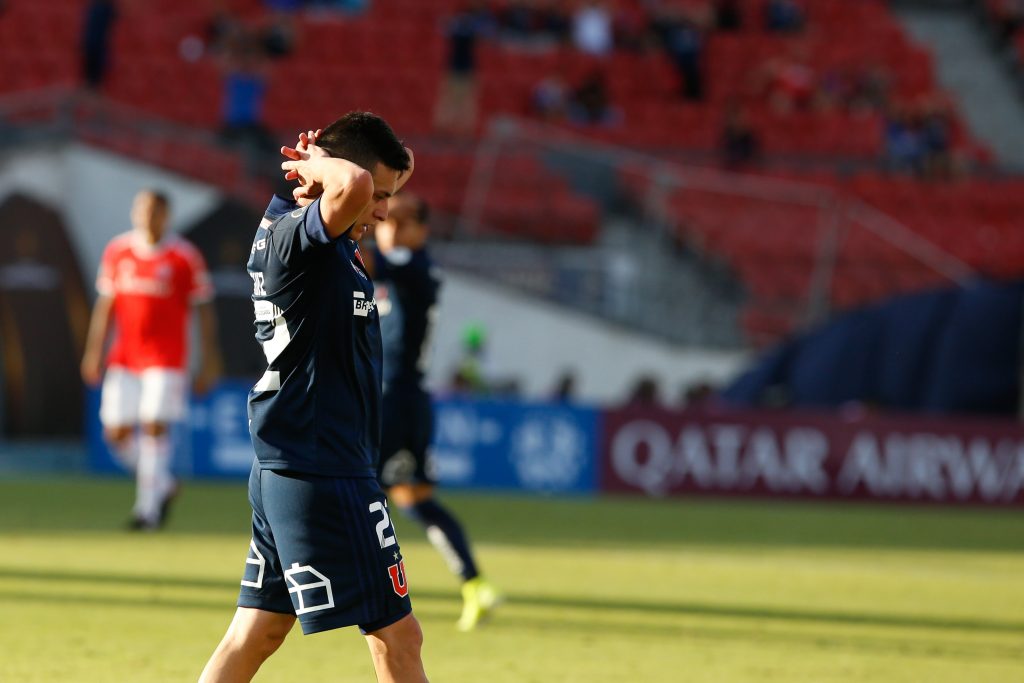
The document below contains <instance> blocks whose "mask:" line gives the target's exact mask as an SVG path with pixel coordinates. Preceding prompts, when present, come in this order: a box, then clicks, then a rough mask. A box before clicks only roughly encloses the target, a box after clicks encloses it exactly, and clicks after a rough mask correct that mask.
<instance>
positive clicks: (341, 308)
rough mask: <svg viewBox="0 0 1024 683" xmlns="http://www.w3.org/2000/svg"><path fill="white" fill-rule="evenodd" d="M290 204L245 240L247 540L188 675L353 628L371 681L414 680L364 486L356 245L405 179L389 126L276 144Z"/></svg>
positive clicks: (395, 565) (366, 373) (232, 674)
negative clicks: (211, 634) (214, 635)
mask: <svg viewBox="0 0 1024 683" xmlns="http://www.w3.org/2000/svg"><path fill="white" fill-rule="evenodd" d="M281 151H282V154H284V155H285V157H287V160H286V161H285V162H284V163H283V164H282V165H281V167H282V169H284V170H285V171H286V172H287V173H286V176H285V177H286V178H287V179H294V180H298V182H299V187H297V188H296V189H295V191H294V193H293V194H294V199H295V201H291V200H286V199H283V198H281V197H275V198H274V199H273V200H272V201H271V203H270V206H269V207H268V208H267V211H266V214H265V216H264V218H263V221H262V223H261V224H260V226H259V229H258V230H257V231H256V236H255V238H254V239H253V244H252V250H251V252H250V256H249V262H248V264H247V269H248V271H249V275H250V276H251V277H252V281H253V296H252V300H253V305H254V309H255V318H256V339H257V341H259V343H260V344H261V346H262V348H263V351H264V354H265V355H266V357H267V363H268V367H267V370H266V372H265V373H264V374H263V376H262V377H261V378H260V380H259V381H258V382H257V383H256V385H255V386H254V387H253V389H252V391H251V392H250V393H249V422H250V427H249V430H250V434H251V436H252V442H253V447H254V449H255V451H256V462H255V463H254V465H253V470H252V474H251V476H250V478H249V502H250V503H251V505H252V509H253V514H252V541H251V543H250V546H249V554H248V557H247V558H246V560H245V569H244V573H243V577H242V581H241V583H242V588H241V591H240V594H239V598H238V609H237V611H236V612H235V617H234V619H233V620H232V622H231V625H230V626H229V627H228V631H227V633H226V634H225V636H224V638H223V640H222V641H221V643H220V645H218V647H217V649H216V651H215V652H214V653H213V656H212V657H211V658H210V661H209V662H208V663H207V665H206V668H205V669H204V670H203V673H202V676H201V678H200V681H202V682H212V681H218V682H220V681H249V680H251V679H252V677H253V676H254V675H255V674H256V671H257V670H258V669H259V667H260V665H261V664H262V663H263V662H264V661H265V660H266V659H267V657H269V656H270V655H271V654H273V653H274V651H276V650H277V648H278V647H279V646H280V645H281V643H282V642H284V638H285V636H286V635H287V634H288V632H289V630H290V629H291V627H292V625H293V624H294V623H295V620H296V618H298V620H299V622H300V623H301V625H302V631H303V633H306V634H310V633H317V632H320V631H326V630H330V629H336V628H341V627H344V626H350V625H358V626H359V628H360V630H361V631H362V632H363V634H364V635H365V636H366V640H367V644H368V645H369V647H370V653H371V656H372V659H373V664H374V668H375V669H376V672H377V680H378V681H382V682H384V681H386V682H395V683H421V682H423V681H426V680H427V678H426V674H425V673H424V670H423V664H422V661H421V658H420V648H421V645H422V640H423V636H422V631H421V630H420V626H419V623H418V622H417V621H416V619H415V617H414V616H413V615H412V606H411V604H410V601H409V588H408V583H407V581H406V577H405V564H404V562H403V560H402V554H401V550H400V549H399V546H398V542H397V540H396V538H395V531H394V527H393V526H392V524H391V519H390V516H389V512H388V507H387V499H386V497H385V495H384V492H383V491H382V490H381V488H380V485H379V483H378V481H377V465H378V459H379V451H380V430H381V381H382V376H381V367H382V350H381V338H380V325H379V321H378V315H377V307H376V303H375V301H374V288H373V284H372V283H371V281H370V278H369V276H368V274H367V272H366V270H365V267H364V265H363V261H362V257H361V255H360V252H359V249H358V246H357V244H356V242H357V241H358V240H359V238H360V237H362V235H363V233H364V232H365V231H366V229H367V228H368V227H369V226H371V225H373V224H376V223H379V222H381V221H383V220H385V219H386V218H387V210H388V205H387V200H388V198H389V197H390V196H391V195H393V194H394V193H395V192H397V191H398V189H399V188H400V187H401V186H402V185H403V184H404V182H405V181H407V180H408V178H409V175H410V174H411V173H412V167H413V161H412V157H411V153H410V152H409V150H407V149H406V148H405V147H403V146H402V143H401V142H399V140H398V138H397V137H396V136H395V134H394V132H393V131H392V130H391V128H390V126H388V124H387V123H386V122H385V121H384V120H383V119H381V118H379V117H377V116H374V115H373V114H368V113H363V112H355V113H351V114H347V115H345V116H343V117H342V118H340V119H338V120H337V121H335V122H334V123H332V124H331V125H330V126H328V127H327V128H326V129H324V130H323V131H322V132H320V131H317V133H313V132H312V131H310V132H309V133H308V134H302V135H300V137H299V143H298V145H296V147H295V148H282V150H281Z"/></svg>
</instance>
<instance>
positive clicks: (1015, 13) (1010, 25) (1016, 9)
mask: <svg viewBox="0 0 1024 683" xmlns="http://www.w3.org/2000/svg"><path fill="white" fill-rule="evenodd" d="M985 7H986V9H987V10H988V14H989V19H990V20H991V21H992V23H993V25H994V27H995V37H996V41H997V42H998V43H999V44H1000V45H1002V46H1005V45H1007V44H1008V43H1009V42H1010V39H1011V38H1013V36H1014V35H1016V34H1017V31H1018V30H1019V29H1020V27H1021V26H1024V2H1021V0H990V1H989V2H986V3H985Z"/></svg>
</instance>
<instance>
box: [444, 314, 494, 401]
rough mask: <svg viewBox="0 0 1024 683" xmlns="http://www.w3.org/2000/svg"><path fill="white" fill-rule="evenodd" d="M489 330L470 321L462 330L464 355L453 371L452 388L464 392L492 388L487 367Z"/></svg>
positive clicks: (472, 392) (485, 390) (484, 391)
mask: <svg viewBox="0 0 1024 683" xmlns="http://www.w3.org/2000/svg"><path fill="white" fill-rule="evenodd" d="M486 358H487V330H486V329H485V328H484V326H483V325H481V324H479V323H470V324H469V325H467V326H466V328H465V329H464V330H463V331H462V357H461V358H460V359H459V361H458V364H457V365H456V367H455V372H454V373H452V390H453V391H455V392H458V393H462V394H480V395H482V394H487V393H489V392H490V390H491V382H490V380H489V376H490V372H489V370H488V368H487V361H486Z"/></svg>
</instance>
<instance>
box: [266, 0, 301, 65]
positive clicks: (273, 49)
mask: <svg viewBox="0 0 1024 683" xmlns="http://www.w3.org/2000/svg"><path fill="white" fill-rule="evenodd" d="M269 5H270V6H271V8H272V9H273V10H274V12H273V14H272V15H271V16H270V20H269V21H268V22H267V24H266V25H265V26H263V27H262V28H261V29H260V30H259V37H260V41H261V42H262V44H263V52H264V53H265V54H266V55H267V56H268V57H270V58H271V59H280V58H281V57H287V56H288V55H290V54H291V53H292V50H294V49H295V43H296V40H297V37H296V33H297V31H298V29H297V23H296V20H295V13H296V11H297V10H298V9H299V8H300V7H301V6H302V2H301V0H271V2H270V3H269Z"/></svg>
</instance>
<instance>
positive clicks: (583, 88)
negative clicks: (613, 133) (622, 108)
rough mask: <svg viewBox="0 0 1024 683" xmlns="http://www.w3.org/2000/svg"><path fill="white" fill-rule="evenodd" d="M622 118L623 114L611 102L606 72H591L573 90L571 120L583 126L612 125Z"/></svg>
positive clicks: (570, 108)
mask: <svg viewBox="0 0 1024 683" xmlns="http://www.w3.org/2000/svg"><path fill="white" fill-rule="evenodd" d="M621 120H622V114H621V113H620V112H619V111H618V110H617V109H615V108H613V107H612V106H611V103H610V102H609V98H608V85H607V84H606V82H605V77H604V73H603V72H601V71H597V70H595V71H593V72H591V73H590V75H589V76H587V77H586V78H585V79H584V80H583V82H582V83H580V85H579V86H578V87H577V88H575V89H574V90H573V92H572V96H571V97H570V99H569V121H571V122H572V123H575V124H577V125H581V126H611V125H615V124H616V123H618V122H620V121H621Z"/></svg>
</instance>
